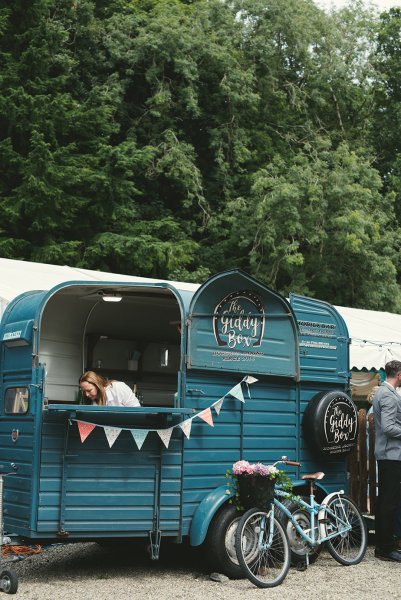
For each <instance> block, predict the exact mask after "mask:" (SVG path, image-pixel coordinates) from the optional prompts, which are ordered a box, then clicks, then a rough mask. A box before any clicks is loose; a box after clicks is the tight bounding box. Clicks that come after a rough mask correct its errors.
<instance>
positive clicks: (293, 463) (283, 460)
mask: <svg viewBox="0 0 401 600" xmlns="http://www.w3.org/2000/svg"><path fill="white" fill-rule="evenodd" d="M280 463H283V464H285V465H291V466H292V467H300V466H301V463H300V462H297V461H295V460H288V458H287V457H286V456H282V457H281V459H280V460H277V461H276V462H275V463H274V464H273V466H274V467H275V466H276V465H279V464H280Z"/></svg>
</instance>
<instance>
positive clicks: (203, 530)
mask: <svg viewBox="0 0 401 600" xmlns="http://www.w3.org/2000/svg"><path fill="white" fill-rule="evenodd" d="M232 496H233V493H232V492H230V491H229V490H228V488H227V486H225V485H221V486H220V487H218V488H216V489H214V490H212V491H211V492H209V493H208V494H207V495H206V496H205V497H204V498H203V500H202V502H201V503H200V504H199V506H198V508H197V509H196V511H195V514H194V516H193V517H192V521H191V528H190V532H189V543H190V545H191V546H200V545H201V544H202V543H203V542H204V541H205V539H206V534H207V531H208V529H209V525H210V522H211V520H212V519H213V517H214V515H215V514H216V513H217V511H218V510H219V508H221V506H223V504H225V503H226V502H228V500H229V499H230V498H231V497H232Z"/></svg>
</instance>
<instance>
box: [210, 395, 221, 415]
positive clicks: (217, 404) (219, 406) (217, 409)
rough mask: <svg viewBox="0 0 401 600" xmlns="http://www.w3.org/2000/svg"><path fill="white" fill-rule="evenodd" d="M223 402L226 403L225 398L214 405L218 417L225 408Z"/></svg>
mask: <svg viewBox="0 0 401 600" xmlns="http://www.w3.org/2000/svg"><path fill="white" fill-rule="evenodd" d="M223 402H224V398H220V400H217V402H215V403H214V404H212V406H213V408H214V410H215V411H216V413H217V414H218V415H219V414H220V411H221V407H222V406H223Z"/></svg>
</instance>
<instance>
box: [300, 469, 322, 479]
mask: <svg viewBox="0 0 401 600" xmlns="http://www.w3.org/2000/svg"><path fill="white" fill-rule="evenodd" d="M323 477H324V473H322V471H317V473H311V474H310V475H302V477H301V479H306V480H307V481H316V480H317V479H323Z"/></svg>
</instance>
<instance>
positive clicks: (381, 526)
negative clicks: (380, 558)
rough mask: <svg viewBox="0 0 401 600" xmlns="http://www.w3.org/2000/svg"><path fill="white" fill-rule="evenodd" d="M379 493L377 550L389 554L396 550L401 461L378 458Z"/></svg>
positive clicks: (400, 497)
mask: <svg viewBox="0 0 401 600" xmlns="http://www.w3.org/2000/svg"><path fill="white" fill-rule="evenodd" d="M377 469H378V484H379V485H378V487H379V494H378V498H377V503H376V516H375V530H376V531H375V542H376V544H375V545H376V550H377V551H379V552H380V553H383V554H388V553H389V552H391V551H392V550H394V537H393V534H394V524H395V514H396V510H397V508H398V505H399V502H400V499H401V493H400V486H401V483H400V482H401V461H400V460H378V461H377Z"/></svg>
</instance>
